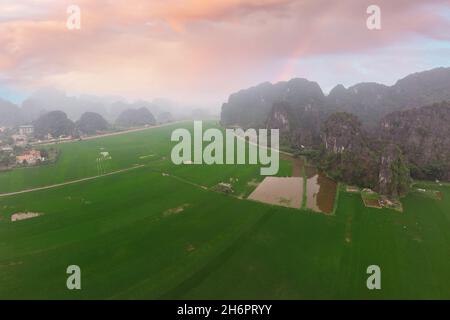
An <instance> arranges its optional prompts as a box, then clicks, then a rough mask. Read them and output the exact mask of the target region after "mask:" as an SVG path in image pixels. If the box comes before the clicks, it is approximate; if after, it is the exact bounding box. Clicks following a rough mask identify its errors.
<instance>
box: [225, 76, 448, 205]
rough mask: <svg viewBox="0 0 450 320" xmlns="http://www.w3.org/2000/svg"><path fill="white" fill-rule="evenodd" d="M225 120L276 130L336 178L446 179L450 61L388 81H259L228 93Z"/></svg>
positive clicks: (359, 181) (404, 187)
mask: <svg viewBox="0 0 450 320" xmlns="http://www.w3.org/2000/svg"><path fill="white" fill-rule="evenodd" d="M221 122H222V124H223V125H225V126H236V125H237V126H240V127H244V128H249V127H252V128H269V129H279V130H280V139H281V141H280V143H281V145H283V146H284V147H287V148H290V149H291V150H294V152H296V153H300V154H304V155H305V156H307V157H309V159H310V160H311V161H312V162H313V163H314V164H315V165H316V166H318V167H320V168H321V169H323V170H324V171H326V172H327V174H328V175H329V176H330V177H332V178H334V179H335V180H337V181H343V182H345V183H348V184H354V185H358V186H361V187H370V188H373V189H376V190H377V191H379V192H381V193H382V194H387V195H390V196H394V197H396V196H398V195H402V194H404V193H406V192H407V191H408V188H409V186H410V178H411V177H413V178H417V179H426V180H435V179H437V180H447V181H450V68H437V69H433V70H430V71H425V72H419V73H415V74H412V75H409V76H407V77H405V78H403V79H401V80H399V81H397V83H396V84H395V85H393V86H385V85H381V84H377V83H360V84H357V85H354V86H352V87H350V88H345V87H344V86H342V85H338V86H336V87H335V88H334V89H333V90H331V92H330V94H329V95H328V96H325V95H324V94H323V92H322V90H321V88H320V87H319V85H318V84H317V83H315V82H311V81H308V80H306V79H292V80H290V81H287V82H279V83H276V84H270V83H263V84H261V85H259V86H256V87H253V88H250V89H247V90H242V91H240V92H237V93H234V94H232V95H231V96H230V97H229V100H228V102H227V103H225V104H223V106H222V114H221Z"/></svg>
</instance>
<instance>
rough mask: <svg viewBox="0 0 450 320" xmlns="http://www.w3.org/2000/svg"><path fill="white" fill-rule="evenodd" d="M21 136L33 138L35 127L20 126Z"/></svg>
mask: <svg viewBox="0 0 450 320" xmlns="http://www.w3.org/2000/svg"><path fill="white" fill-rule="evenodd" d="M19 134H20V135H24V136H32V135H33V134H34V126H32V125H27V126H20V127H19Z"/></svg>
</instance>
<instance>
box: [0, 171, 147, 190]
mask: <svg viewBox="0 0 450 320" xmlns="http://www.w3.org/2000/svg"><path fill="white" fill-rule="evenodd" d="M142 167H145V165H144V164H140V165H137V166H133V167H131V168H125V169H120V170H117V171H113V172H109V173H105V174H101V175H96V176H92V177H87V178H82V179H77V180H72V181H67V182H62V183H57V184H52V185H49V186H43V187H37V188H32V189H26V190H21V191H15V192H9V193H0V198H5V197H10V196H15V195H18V194H24V193H30V192H35V191H41V190H47V189H53V188H58V187H63V186H67V185H71V184H75V183H79V182H84V181H89V180H94V179H98V178H102V177H106V176H112V175H115V174H119V173H122V172H127V171H131V170H135V169H138V168H142Z"/></svg>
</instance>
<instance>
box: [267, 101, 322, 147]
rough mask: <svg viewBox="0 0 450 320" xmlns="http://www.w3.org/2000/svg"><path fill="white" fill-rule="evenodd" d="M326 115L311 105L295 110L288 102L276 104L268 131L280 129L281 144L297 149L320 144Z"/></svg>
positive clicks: (268, 121) (271, 114)
mask: <svg viewBox="0 0 450 320" xmlns="http://www.w3.org/2000/svg"><path fill="white" fill-rule="evenodd" d="M323 115H324V113H323V112H322V111H321V110H318V109H317V108H311V107H310V105H305V106H303V107H297V108H293V107H292V105H290V104H289V103H287V102H275V103H274V105H273V107H272V110H271V112H270V114H269V117H268V120H267V128H268V129H279V130H280V136H281V139H282V141H281V143H282V144H287V145H291V146H294V147H296V148H304V147H312V146H317V145H319V144H320V124H321V122H322V118H323Z"/></svg>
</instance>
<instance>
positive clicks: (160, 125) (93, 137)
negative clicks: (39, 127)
mask: <svg viewBox="0 0 450 320" xmlns="http://www.w3.org/2000/svg"><path fill="white" fill-rule="evenodd" d="M187 121H189V120H180V121H174V122H168V123H164V124H159V125H156V126H151V127H141V128H133V129H128V130H123V131H117V132H110V133H104V134H98V135H95V136H88V137H84V138H82V139H81V141H85V140H94V139H99V138H104V137H110V136H118V135H121V134H127V133H133V132H139V131H145V130H151V129H157V128H162V127H168V126H170V125H173V124H177V123H183V122H187ZM77 141H80V139H72V140H63V141H52V142H42V143H32V144H31V145H33V146H49V145H53V144H61V143H71V142H77Z"/></svg>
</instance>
